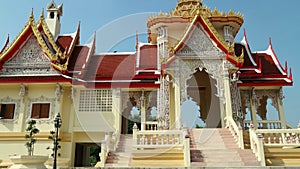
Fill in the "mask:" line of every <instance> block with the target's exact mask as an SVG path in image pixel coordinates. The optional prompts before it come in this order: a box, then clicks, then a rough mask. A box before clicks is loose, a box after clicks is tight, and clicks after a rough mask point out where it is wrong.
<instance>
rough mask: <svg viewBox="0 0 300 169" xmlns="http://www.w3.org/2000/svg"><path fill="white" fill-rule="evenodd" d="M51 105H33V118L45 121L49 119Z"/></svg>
mask: <svg viewBox="0 0 300 169" xmlns="http://www.w3.org/2000/svg"><path fill="white" fill-rule="evenodd" d="M49 113H50V103H33V104H32V107H31V118H33V119H45V118H49Z"/></svg>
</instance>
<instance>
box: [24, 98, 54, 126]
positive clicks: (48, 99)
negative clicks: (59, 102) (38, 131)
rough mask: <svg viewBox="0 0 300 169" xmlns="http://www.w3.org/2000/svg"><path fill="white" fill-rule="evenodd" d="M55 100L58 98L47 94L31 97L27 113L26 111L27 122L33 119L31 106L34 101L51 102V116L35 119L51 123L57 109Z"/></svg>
mask: <svg viewBox="0 0 300 169" xmlns="http://www.w3.org/2000/svg"><path fill="white" fill-rule="evenodd" d="M55 100H56V98H49V97H45V96H43V95H42V96H40V97H38V98H29V99H28V104H27V113H26V122H27V121H29V120H31V108H32V104H33V103H50V110H49V118H47V119H35V120H36V121H37V123H40V124H41V123H47V124H51V123H52V121H53V119H54V116H55V113H54V112H53V111H54V110H55V106H56V104H55Z"/></svg>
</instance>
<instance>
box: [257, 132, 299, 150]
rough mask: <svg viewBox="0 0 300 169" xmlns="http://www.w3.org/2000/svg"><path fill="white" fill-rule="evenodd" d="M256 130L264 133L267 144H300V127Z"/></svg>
mask: <svg viewBox="0 0 300 169" xmlns="http://www.w3.org/2000/svg"><path fill="white" fill-rule="evenodd" d="M256 132H257V133H260V134H262V135H263V142H264V144H265V145H275V144H276V145H295V146H299V143H300V129H280V130H275V129H274V130H267V129H258V130H257V131H256Z"/></svg>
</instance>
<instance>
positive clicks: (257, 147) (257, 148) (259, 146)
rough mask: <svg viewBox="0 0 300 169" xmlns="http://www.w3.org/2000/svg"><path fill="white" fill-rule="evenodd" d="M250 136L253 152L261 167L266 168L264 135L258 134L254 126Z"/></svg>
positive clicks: (251, 128)
mask: <svg viewBox="0 0 300 169" xmlns="http://www.w3.org/2000/svg"><path fill="white" fill-rule="evenodd" d="M249 136H250V145H251V150H252V152H253V153H254V154H255V156H256V158H257V159H258V161H259V162H260V164H261V166H266V161H265V152H264V145H263V135H261V134H257V133H256V130H255V129H254V127H253V125H251V126H250V128H249Z"/></svg>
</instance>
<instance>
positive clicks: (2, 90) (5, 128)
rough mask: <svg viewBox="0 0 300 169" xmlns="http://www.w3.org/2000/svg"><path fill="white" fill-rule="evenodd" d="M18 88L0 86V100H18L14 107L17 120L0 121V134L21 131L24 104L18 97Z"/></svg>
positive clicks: (15, 86)
mask: <svg viewBox="0 0 300 169" xmlns="http://www.w3.org/2000/svg"><path fill="white" fill-rule="evenodd" d="M19 91H20V86H19V85H0V100H2V99H4V100H6V98H9V99H13V100H18V102H17V104H18V105H16V111H17V113H18V118H17V119H15V120H13V121H12V120H0V132H12V131H17V132H18V131H21V130H22V119H23V115H24V111H22V110H23V109H24V103H23V101H22V98H21V97H20V96H19Z"/></svg>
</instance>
